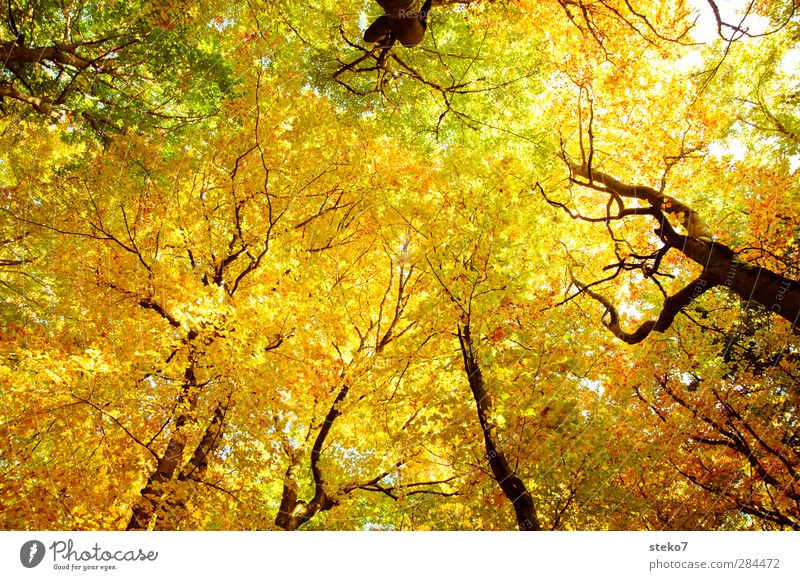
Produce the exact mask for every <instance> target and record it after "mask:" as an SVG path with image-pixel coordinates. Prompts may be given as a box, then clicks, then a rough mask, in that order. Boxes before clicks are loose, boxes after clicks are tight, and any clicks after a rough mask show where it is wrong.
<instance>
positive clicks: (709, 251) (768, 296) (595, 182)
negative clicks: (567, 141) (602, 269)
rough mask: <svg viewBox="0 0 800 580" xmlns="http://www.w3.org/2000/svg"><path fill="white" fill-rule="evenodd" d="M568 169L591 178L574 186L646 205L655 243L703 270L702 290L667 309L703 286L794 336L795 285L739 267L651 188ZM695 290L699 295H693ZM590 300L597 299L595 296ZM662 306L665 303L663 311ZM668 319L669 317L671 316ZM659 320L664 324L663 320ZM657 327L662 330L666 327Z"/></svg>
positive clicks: (680, 208) (680, 206)
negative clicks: (680, 228)
mask: <svg viewBox="0 0 800 580" xmlns="http://www.w3.org/2000/svg"><path fill="white" fill-rule="evenodd" d="M569 165H570V169H571V170H572V173H573V175H577V176H579V177H583V178H585V179H591V181H589V182H588V183H582V182H577V183H581V184H582V185H585V186H587V187H594V188H598V187H600V188H601V189H602V190H604V191H607V192H609V193H611V194H613V195H617V196H619V197H622V198H628V199H639V200H642V201H645V202H647V203H648V204H649V205H650V208H649V210H650V211H648V212H647V213H648V215H651V216H654V217H655V218H656V219H657V220H658V222H659V226H658V228H657V229H656V234H657V235H658V236H659V238H660V239H661V241H662V242H663V243H664V244H665V245H666V246H667V247H668V248H673V249H675V250H677V251H679V252H681V253H682V254H683V255H684V256H686V257H687V258H689V259H691V260H692V261H694V262H695V263H697V264H699V265H700V266H701V267H702V268H703V273H702V275H701V277H700V278H699V279H698V281H699V280H704V281H705V282H706V284H707V285H706V286H704V287H703V288H702V289H699V288H698V287H697V286H696V285H694V288H693V289H691V290H690V288H692V285H690V286H687V287H686V288H685V289H684V290H682V291H681V292H679V293H678V294H677V295H675V297H672V298H674V301H673V302H672V303H671V304H669V306H672V305H678V304H680V303H681V302H682V301H683V300H684V299H685V298H686V297H687V294H688V297H689V302H690V301H691V300H693V299H694V298H696V297H697V296H699V295H700V294H702V292H705V290H707V289H708V288H709V287H712V286H725V287H726V288H728V289H729V290H730V291H731V292H733V293H734V294H736V295H737V296H739V297H740V298H741V299H742V300H744V301H745V302H756V303H758V304H760V305H761V306H763V307H764V308H766V309H767V310H769V311H770V312H774V313H775V314H777V315H779V316H781V317H782V318H784V319H785V320H786V321H788V322H789V323H790V324H791V325H792V328H793V330H794V331H795V332H797V331H798V326H797V324H798V320H800V284H798V282H797V281H796V280H792V279H790V278H787V277H785V276H782V275H780V274H778V273H776V272H773V271H771V270H768V269H767V268H762V267H760V266H755V265H752V264H747V263H743V262H740V261H739V259H738V256H737V253H736V252H734V251H733V250H732V249H731V248H729V247H728V246H726V245H724V244H720V243H717V242H712V241H711V238H710V231H709V229H708V226H707V225H706V224H705V222H704V221H703V220H702V219H701V218H700V216H699V215H698V214H697V212H696V211H694V210H693V209H692V208H690V207H689V206H687V205H686V204H684V203H681V202H679V201H678V200H676V199H674V198H672V197H670V196H667V195H663V194H661V193H660V192H658V191H656V190H655V189H653V188H651V187H647V186H640V185H628V184H625V183H622V182H621V181H619V180H618V179H616V178H614V177H612V176H610V175H607V174H605V173H602V172H600V171H597V170H592V171H591V178H590V177H589V175H590V172H589V170H588V169H587V168H586V167H584V166H578V165H577V164H574V163H569ZM661 212H666V213H672V214H676V215H679V216H681V217H682V223H683V225H684V227H685V228H686V230H687V232H688V234H689V235H688V236H685V235H681V234H679V233H678V232H676V231H675V230H674V229H673V228H672V226H671V225H670V224H669V223H668V222H667V221H666V219H664V218H663V217H662V218H660V219H659V217H658V216H659V214H661V215H662V216H663V213H661ZM698 290H702V291H701V292H700V293H697V291H698ZM595 299H597V297H596V296H595ZM668 301H669V299H668ZM686 304H688V302H683V304H682V306H685V305H686ZM667 305H668V304H666V303H665V306H667ZM606 306H607V305H606ZM669 314H670V313H669V312H667V314H666V316H669ZM672 318H674V315H673V316H672ZM663 320H664V322H667V318H666V317H665V318H664V319H663ZM669 322H671V319H669ZM663 328H665V329H666V327H663ZM650 330H652V329H650ZM648 333H649V331H648ZM645 336H646V334H645ZM642 338H643V337H642ZM623 340H624V339H623Z"/></svg>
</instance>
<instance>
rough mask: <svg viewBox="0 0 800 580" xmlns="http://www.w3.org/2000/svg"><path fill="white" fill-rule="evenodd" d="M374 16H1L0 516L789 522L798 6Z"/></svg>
mask: <svg viewBox="0 0 800 580" xmlns="http://www.w3.org/2000/svg"><path fill="white" fill-rule="evenodd" d="M365 10H366V5H365V4H364V3H363V2H362V3H348V2H344V3H342V2H332V1H329V0H323V1H322V2H321V3H319V4H318V5H317V6H316V7H315V9H314V10H309V9H308V8H307V7H300V6H299V5H297V4H296V3H291V2H283V1H278V2H271V3H269V4H268V5H260V4H258V3H230V2H225V1H220V2H208V3H202V4H201V5H199V6H196V5H195V4H183V3H169V4H167V5H161V4H159V5H158V6H156V5H155V4H152V3H148V2H134V3H99V2H72V3H70V2H66V3H65V2H58V3H52V2H51V3H47V2H45V3H41V2H38V3H35V2H29V3H26V2H6V3H5V4H4V5H3V12H2V18H0V30H2V42H0V55H2V56H3V57H4V60H5V62H6V67H5V68H4V69H3V71H2V72H0V91H1V92H2V96H3V100H2V116H1V117H0V150H2V151H3V153H2V156H1V157H0V216H2V217H1V218H0V320H2V330H1V331H0V389H2V395H3V405H2V407H0V409H1V410H0V493H2V495H3V498H4V501H3V506H2V508H0V523H2V526H3V527H5V528H8V529H76V530H77V529H130V530H149V529H160V530H166V529H183V530H186V529H221V530H228V529H283V530H298V529H331V530H342V529H346V530H352V529H458V530H471V529H486V530H511V529H525V530H586V529H592V530H606V529H621V530H639V529H676V530H680V529H718V530H723V529H724V530H736V529H762V530H774V529H797V528H798V525H800V509H799V508H798V505H800V504H799V503H798V494H799V493H800V487H799V486H800V482H798V461H799V460H800V455H799V454H800V449H799V448H798V441H797V439H798V419H797V412H796V409H797V403H798V401H797V398H798V390H797V388H796V379H797V377H798V372H799V369H798V365H800V359H799V358H798V356H797V353H798V342H797V341H798V334H797V325H796V322H797V317H798V315H799V314H800V289H799V288H798V285H797V284H798V262H797V260H798V256H799V255H800V253H798V236H797V231H798V228H797V225H798V222H800V201H798V200H800V196H797V195H795V194H796V192H797V190H798V183H797V157H796V156H797V139H796V134H797V131H796V130H795V129H796V127H797V119H796V114H795V112H794V109H793V108H792V103H793V102H794V95H795V94H796V92H797V82H798V79H797V73H796V71H795V69H793V68H792V67H790V66H788V65H787V62H789V58H790V56H791V55H792V54H793V53H792V47H793V46H794V40H795V39H796V34H797V24H798V23H797V15H796V12H795V8H794V3H792V2H772V3H769V2H758V3H746V5H744V6H743V11H742V12H741V13H740V14H738V15H737V14H735V13H733V12H731V11H729V10H728V9H727V8H726V6H724V5H722V4H721V3H717V2H708V3H706V4H705V5H704V6H703V8H702V10H703V13H702V15H704V16H703V17H704V18H705V19H706V20H707V22H709V23H710V24H709V26H710V28H709V29H708V31H707V32H710V34H709V35H704V36H702V37H701V36H700V35H698V30H697V28H698V26H699V24H696V23H695V16H696V14H695V13H694V12H693V10H694V9H693V8H692V7H691V6H690V5H689V4H687V3H686V2H684V1H682V0H659V1H657V2H633V1H622V0H621V1H619V2H617V1H616V0H603V1H600V2H584V1H580V0H575V1H562V0H551V1H547V2H528V1H525V0H514V1H507V2H506V1H504V2H493V1H488V0H474V1H469V2H461V1H458V2H449V1H448V2H440V3H435V9H434V10H433V11H432V12H431V15H430V18H429V21H428V24H429V26H428V29H427V31H426V35H425V39H424V40H423V42H421V43H420V44H419V45H418V46H416V47H413V48H407V47H403V46H401V45H400V44H399V43H395V44H394V45H392V46H388V47H387V46H383V47H380V46H378V47H374V46H365V45H364V43H363V42H362V41H361V40H360V39H361V38H362V35H363V27H364V24H363V23H364V21H365V19H366V18H367V16H374V14H373V13H372V11H370V12H369V14H368V13H367V12H366V11H365ZM698 22H702V20H699V21H698ZM712 37H713V38H715V39H714V40H709V38H712ZM700 40H703V42H704V43H705V44H701V43H700V42H699V41H700ZM168 73H169V74H168ZM639 184H642V185H639Z"/></svg>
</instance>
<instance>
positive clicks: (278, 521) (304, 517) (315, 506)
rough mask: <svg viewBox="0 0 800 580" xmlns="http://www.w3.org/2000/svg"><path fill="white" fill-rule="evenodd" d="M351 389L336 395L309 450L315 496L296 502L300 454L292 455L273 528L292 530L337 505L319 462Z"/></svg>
mask: <svg viewBox="0 0 800 580" xmlns="http://www.w3.org/2000/svg"><path fill="white" fill-rule="evenodd" d="M349 391H350V387H348V386H347V385H344V386H343V387H342V388H341V389H340V390H339V393H338V394H337V395H336V399H334V401H333V404H332V405H331V407H330V409H329V410H328V414H327V415H326V416H325V420H324V421H323V423H322V428H321V429H320V430H319V433H318V434H317V438H316V439H315V441H314V446H313V447H312V449H311V474H312V475H313V477H314V497H313V498H311V500H310V501H309V502H307V503H306V502H305V501H303V500H301V499H298V495H299V490H300V483H299V481H298V474H299V472H300V464H301V453H300V452H297V453H295V454H294V455H293V456H292V458H291V463H290V464H289V467H288V468H287V470H286V475H285V476H284V482H283V495H282V497H281V505H280V508H279V509H278V515H277V516H276V517H275V525H276V526H278V527H280V528H283V529H284V530H289V531H294V530H297V529H298V528H299V527H300V526H302V525H303V524H305V523H306V522H307V521H308V520H310V519H311V518H313V517H314V516H315V515H317V514H318V513H319V512H321V511H326V510H329V509H331V508H332V507H334V506H335V505H336V502H335V501H334V500H333V499H332V498H331V497H330V496H329V495H328V493H327V490H326V483H325V478H324V476H323V473H322V468H321V467H320V464H319V461H320V458H321V456H322V447H323V446H324V445H325V440H326V439H327V437H328V434H329V433H330V430H331V427H333V423H334V421H336V419H337V418H338V417H339V415H341V414H342V412H341V409H340V406H341V403H342V401H344V399H345V397H347V393H348V392H349Z"/></svg>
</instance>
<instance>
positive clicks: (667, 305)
mask: <svg viewBox="0 0 800 580" xmlns="http://www.w3.org/2000/svg"><path fill="white" fill-rule="evenodd" d="M572 283H573V284H575V285H576V286H577V287H578V288H579V289H580V290H581V292H582V293H584V294H588V295H589V296H591V297H592V298H594V299H595V300H597V301H598V302H599V303H600V304H602V305H603V306H605V308H606V312H605V315H604V317H603V324H604V325H605V327H606V328H608V329H609V330H610V331H611V332H612V333H614V336H616V337H617V338H618V339H620V340H621V341H623V342H626V343H628V344H637V343H639V342H642V341H643V340H644V339H645V338H647V337H648V336H649V335H650V333H651V332H664V331H666V330H667V329H668V328H669V327H670V325H672V321H673V320H675V317H676V316H677V315H678V313H679V312H680V311H681V310H682V309H683V308H684V307H686V306H688V305H689V303H691V302H692V300H694V299H695V298H697V297H699V296H700V295H702V294H703V293H704V292H706V291H707V290H709V289H710V288H712V287H713V284H711V283H710V282H709V280H707V279H705V278H704V277H703V276H701V277H700V278H698V279H697V280H695V281H694V282H692V283H691V284H689V285H688V286H686V287H684V288H683V289H682V290H680V291H679V292H678V293H676V294H674V295H672V296H669V297H668V298H667V299H666V300H665V301H664V305H663V306H662V308H661V312H660V313H659V315H658V318H657V319H656V320H648V321H647V322H644V323H643V324H641V325H640V326H639V328H637V329H636V330H635V331H633V332H625V331H624V330H622V327H621V326H620V324H619V313H618V312H617V309H616V308H615V307H614V305H613V304H611V302H610V301H609V300H608V299H607V298H605V297H604V296H603V295H601V294H598V293H597V292H595V291H594V290H592V289H591V288H590V287H589V285H588V284H584V283H583V282H581V281H580V280H578V279H577V278H575V277H574V276H573V277H572ZM606 317H607V319H606Z"/></svg>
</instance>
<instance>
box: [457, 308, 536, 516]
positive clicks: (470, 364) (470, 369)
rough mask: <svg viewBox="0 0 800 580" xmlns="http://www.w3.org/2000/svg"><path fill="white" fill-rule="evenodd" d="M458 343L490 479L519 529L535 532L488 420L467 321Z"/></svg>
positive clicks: (525, 496)
mask: <svg viewBox="0 0 800 580" xmlns="http://www.w3.org/2000/svg"><path fill="white" fill-rule="evenodd" d="M458 340H459V343H460V345H461V355H462V356H463V359H464V370H465V371H466V373H467V379H468V380H469V386H470V389H471V390H472V396H473V398H474V399H475V405H476V407H477V409H478V421H479V422H480V425H481V431H482V432H483V441H484V444H485V447H486V459H487V461H488V462H489V466H490V467H491V469H492V474H493V475H494V479H495V481H497V484H498V485H499V486H500V489H501V490H503V494H504V495H505V496H506V497H507V498H508V500H509V501H510V502H511V505H512V506H513V507H514V514H515V516H516V520H517V526H519V529H520V530H522V531H539V530H541V529H542V528H541V526H540V525H539V518H538V517H537V515H536V507H535V505H534V503H533V498H532V497H531V494H530V492H529V491H528V489H527V488H526V487H525V484H524V483H523V482H522V480H521V479H520V478H519V477H517V475H516V473H515V472H514V471H513V470H512V469H511V467H510V466H509V465H508V461H507V460H506V456H505V454H504V453H503V449H502V447H501V445H500V441H499V437H498V435H497V429H496V427H495V425H494V422H493V419H492V399H491V396H490V395H489V393H488V391H487V390H486V384H485V383H484V380H483V375H482V374H481V369H480V367H479V366H478V361H477V360H476V359H475V354H474V353H473V351H472V338H471V336H470V328H469V322H467V323H466V324H465V325H464V326H463V327H459V329H458Z"/></svg>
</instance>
